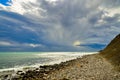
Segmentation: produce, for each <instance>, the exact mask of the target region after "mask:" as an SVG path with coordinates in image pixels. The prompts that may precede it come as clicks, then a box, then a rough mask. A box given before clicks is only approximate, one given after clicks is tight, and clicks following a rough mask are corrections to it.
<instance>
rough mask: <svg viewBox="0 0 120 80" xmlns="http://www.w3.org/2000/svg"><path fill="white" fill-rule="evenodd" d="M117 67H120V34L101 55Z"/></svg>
mask: <svg viewBox="0 0 120 80" xmlns="http://www.w3.org/2000/svg"><path fill="white" fill-rule="evenodd" d="M100 54H101V55H102V56H103V57H105V58H106V59H107V60H108V61H109V62H111V63H112V64H113V65H115V66H120V34H119V35H117V36H116V37H115V38H114V39H113V40H112V41H111V42H110V44H108V46H107V47H106V48H105V49H104V50H102V51H101V53H100Z"/></svg>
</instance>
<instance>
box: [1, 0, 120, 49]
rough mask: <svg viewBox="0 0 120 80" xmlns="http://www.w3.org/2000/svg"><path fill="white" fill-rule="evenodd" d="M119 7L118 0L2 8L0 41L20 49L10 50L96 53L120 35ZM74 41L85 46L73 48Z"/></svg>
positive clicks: (38, 2) (64, 0)
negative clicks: (93, 51)
mask: <svg viewBox="0 0 120 80" xmlns="http://www.w3.org/2000/svg"><path fill="white" fill-rule="evenodd" d="M17 3H18V2H17ZM119 4H120V3H119V0H116V1H114V0H104V1H103V0H99V1H98V0H93V1H90V0H58V1H56V2H54V3H51V2H49V1H46V0H36V2H35V1H33V0H31V1H29V0H27V1H26V2H24V1H23V2H19V5H17V6H16V5H15V4H14V2H13V5H11V6H10V7H7V8H4V7H2V6H1V9H2V10H1V11H0V26H1V27H0V41H1V42H3V40H5V41H6V42H12V43H13V44H15V45H19V46H16V47H13V48H12V50H13V49H15V48H17V49H16V50H23V51H25V50H28V51H29V50H33V51H34V50H35V51H39V50H40V51H42V50H43V51H44V50H46V51H84V50H86V51H87V50H88V51H92V50H99V49H101V48H103V46H105V45H106V44H108V43H109V41H110V40H111V39H112V38H113V37H114V36H115V35H117V34H118V33H119V31H120V28H119V26H120V24H119V22H120V18H119V17H120V16H119V15H120V13H119V12H117V11H116V9H117V10H120V9H119ZM18 8H19V10H18ZM106 37H107V38H106ZM77 40H78V41H80V42H81V43H84V44H85V45H87V44H88V46H82V45H81V46H80V47H76V46H74V45H73V43H74V42H75V41H77ZM20 44H21V46H25V47H24V49H23V47H21V46H20ZM26 44H27V45H26ZM31 44H32V45H31ZM39 44H41V45H42V46H37V45H39ZM89 44H90V45H89ZM28 45H29V46H28ZM34 46H36V47H34ZM43 46H44V47H43ZM95 46H98V47H97V48H95ZM32 47H34V48H32ZM9 48H11V47H9ZM0 49H1V50H3V48H2V47H1V48H0ZM6 50H8V51H9V49H8V48H6Z"/></svg>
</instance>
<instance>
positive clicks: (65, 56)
mask: <svg viewBox="0 0 120 80" xmlns="http://www.w3.org/2000/svg"><path fill="white" fill-rule="evenodd" d="M96 53H98V52H43V53H40V54H34V56H36V57H39V58H49V59H50V60H49V61H47V62H44V63H42V64H40V63H36V64H34V65H30V66H26V65H23V66H17V65H16V66H15V67H14V68H7V69H0V72H3V71H14V72H16V71H18V70H23V69H24V68H30V67H39V66H40V65H53V64H59V63H61V62H65V61H69V60H72V59H75V58H78V57H82V56H84V55H90V54H96Z"/></svg>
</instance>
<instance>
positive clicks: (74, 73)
mask: <svg viewBox="0 0 120 80" xmlns="http://www.w3.org/2000/svg"><path fill="white" fill-rule="evenodd" d="M6 79H7V76H6ZM12 80H120V72H119V71H116V70H115V69H114V66H112V64H110V63H109V62H108V61H106V60H105V58H103V57H101V55H99V54H93V55H86V56H83V58H77V59H74V60H70V61H67V62H62V63H61V64H55V65H44V66H40V67H39V68H36V69H34V70H28V71H26V72H23V71H18V72H17V75H16V76H15V77H14V78H12Z"/></svg>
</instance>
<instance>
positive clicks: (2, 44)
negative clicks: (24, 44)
mask: <svg viewBox="0 0 120 80" xmlns="http://www.w3.org/2000/svg"><path fill="white" fill-rule="evenodd" d="M11 45H12V43H10V42H6V41H0V46H11Z"/></svg>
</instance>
